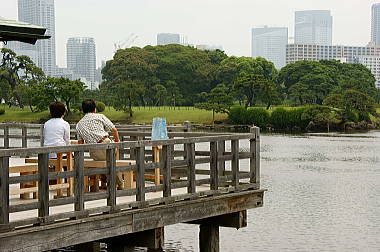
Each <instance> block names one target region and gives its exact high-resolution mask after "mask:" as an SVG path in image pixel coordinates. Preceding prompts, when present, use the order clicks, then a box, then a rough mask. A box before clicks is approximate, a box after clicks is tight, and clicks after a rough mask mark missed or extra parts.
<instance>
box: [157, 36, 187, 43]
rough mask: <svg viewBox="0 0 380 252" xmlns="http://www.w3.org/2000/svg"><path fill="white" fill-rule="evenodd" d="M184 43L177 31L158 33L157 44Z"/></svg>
mask: <svg viewBox="0 0 380 252" xmlns="http://www.w3.org/2000/svg"><path fill="white" fill-rule="evenodd" d="M169 44H179V45H180V44H182V43H181V36H180V35H179V34H175V33H159V34H157V45H169Z"/></svg>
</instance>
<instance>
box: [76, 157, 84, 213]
mask: <svg viewBox="0 0 380 252" xmlns="http://www.w3.org/2000/svg"><path fill="white" fill-rule="evenodd" d="M74 171H75V182H74V183H75V184H74V195H75V201H74V210H75V211H78V212H82V211H83V210H84V152H83V151H77V152H75V153H74Z"/></svg>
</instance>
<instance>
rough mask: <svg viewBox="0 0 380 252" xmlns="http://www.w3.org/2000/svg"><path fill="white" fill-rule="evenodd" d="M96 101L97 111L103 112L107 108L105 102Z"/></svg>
mask: <svg viewBox="0 0 380 252" xmlns="http://www.w3.org/2000/svg"><path fill="white" fill-rule="evenodd" d="M95 103H96V111H97V112H103V111H104V110H106V105H105V104H104V103H103V102H100V101H97V102H95Z"/></svg>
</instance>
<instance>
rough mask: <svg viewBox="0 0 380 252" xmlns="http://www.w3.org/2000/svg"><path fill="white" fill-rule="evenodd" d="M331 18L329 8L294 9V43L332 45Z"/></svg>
mask: <svg viewBox="0 0 380 252" xmlns="http://www.w3.org/2000/svg"><path fill="white" fill-rule="evenodd" d="M332 24H333V18H332V16H331V12H330V11H329V10H310V11H296V13H295V34H294V43H296V44H315V45H332Z"/></svg>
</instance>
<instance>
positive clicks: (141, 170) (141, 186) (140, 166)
mask: <svg viewBox="0 0 380 252" xmlns="http://www.w3.org/2000/svg"><path fill="white" fill-rule="evenodd" d="M136 165H137V174H136V188H137V195H136V200H137V201H145V146H142V147H137V148H136Z"/></svg>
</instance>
